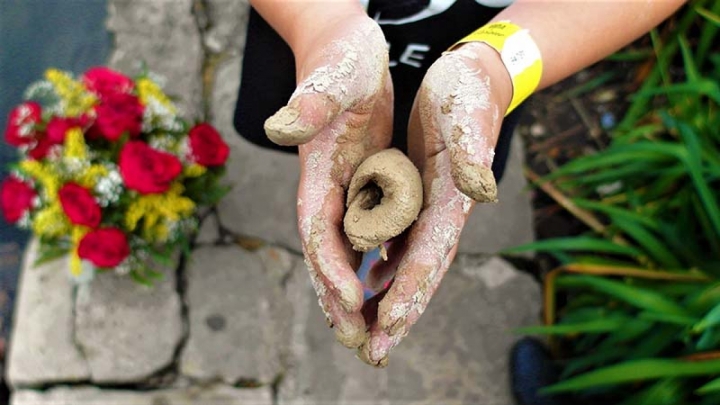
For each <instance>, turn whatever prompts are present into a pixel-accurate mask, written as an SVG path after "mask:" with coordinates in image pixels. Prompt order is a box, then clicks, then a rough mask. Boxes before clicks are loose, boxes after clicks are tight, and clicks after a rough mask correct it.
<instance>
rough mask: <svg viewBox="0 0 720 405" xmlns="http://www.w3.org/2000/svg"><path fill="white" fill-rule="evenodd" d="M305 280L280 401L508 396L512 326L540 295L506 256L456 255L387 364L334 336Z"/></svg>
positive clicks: (500, 402) (284, 404)
mask: <svg viewBox="0 0 720 405" xmlns="http://www.w3.org/2000/svg"><path fill="white" fill-rule="evenodd" d="M296 271H300V269H296ZM302 284H304V285H305V290H304V292H298V295H297V296H296V298H295V299H296V305H298V306H299V308H298V310H297V314H298V315H297V317H296V319H295V324H294V330H293V348H294V349H295V352H294V355H295V357H294V358H293V359H292V360H291V363H292V364H293V365H292V366H291V368H290V370H289V372H288V374H287V375H286V378H285V379H284V380H283V382H282V384H281V385H280V392H279V398H280V402H279V403H280V404H281V405H300V404H307V405H311V404H312V405H319V404H323V405H324V404H327V405H330V404H333V405H335V404H338V405H339V404H348V405H355V404H400V403H401V404H403V405H407V404H428V405H430V404H443V405H454V404H474V405H478V404H482V405H509V404H511V403H512V398H511V394H510V391H509V386H508V378H509V377H508V364H507V360H508V355H509V351H510V347H511V345H512V343H513V342H514V340H515V335H513V332H512V330H513V329H514V328H517V327H519V326H523V325H530V324H534V323H536V322H537V319H538V317H539V312H538V311H539V308H540V299H541V298H540V289H539V286H538V285H537V283H536V282H535V281H534V280H533V279H532V278H531V277H530V276H529V275H527V274H525V273H522V272H519V271H517V270H515V269H514V268H513V267H512V266H511V265H510V264H508V263H507V262H505V261H503V260H501V259H499V258H492V259H490V260H486V259H481V258H478V257H469V256H461V257H460V258H459V259H458V260H457V261H456V263H455V264H453V266H452V267H451V269H450V271H449V272H448V274H447V275H446V277H445V280H443V283H442V284H441V286H440V288H439V289H438V291H437V294H436V296H435V297H434V298H433V300H432V301H431V302H430V305H429V307H428V309H427V311H426V312H425V314H424V315H423V317H422V318H421V319H420V321H419V322H418V324H417V325H415V327H414V328H413V330H412V331H411V332H410V335H409V336H408V337H407V338H406V339H405V341H403V342H402V343H401V344H400V345H399V346H398V347H397V348H396V349H395V350H394V352H393V353H392V354H391V356H390V364H389V366H388V367H387V368H385V369H375V368H372V367H370V366H368V365H365V364H364V363H362V362H361V361H360V360H358V359H356V358H354V352H352V351H349V350H347V349H345V348H343V347H341V346H340V345H339V344H338V343H336V342H335V341H334V336H333V333H332V331H331V330H329V329H328V328H327V326H326V324H325V320H324V318H323V315H322V314H321V312H320V310H319V309H318V307H317V302H316V300H315V299H314V296H311V294H313V293H312V291H309V289H310V287H309V285H308V284H309V281H307V278H303V281H302Z"/></svg>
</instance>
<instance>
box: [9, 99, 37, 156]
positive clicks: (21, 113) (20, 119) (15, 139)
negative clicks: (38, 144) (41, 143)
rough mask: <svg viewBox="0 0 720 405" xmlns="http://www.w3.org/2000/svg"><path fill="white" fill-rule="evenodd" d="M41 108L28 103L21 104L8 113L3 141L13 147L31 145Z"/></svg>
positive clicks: (35, 104) (31, 102)
mask: <svg viewBox="0 0 720 405" xmlns="http://www.w3.org/2000/svg"><path fill="white" fill-rule="evenodd" d="M41 116H42V108H41V107H40V104H38V103H36V102H33V101H29V102H27V103H22V104H20V105H19V106H17V107H15V108H14V109H13V110H12V111H10V115H9V116H8V121H7V127H6V128H5V140H6V141H7V143H9V144H10V145H13V146H23V145H29V144H32V143H33V142H34V141H35V137H36V136H37V135H36V132H35V125H36V124H37V123H39V122H40V120H41V118H42V117H41Z"/></svg>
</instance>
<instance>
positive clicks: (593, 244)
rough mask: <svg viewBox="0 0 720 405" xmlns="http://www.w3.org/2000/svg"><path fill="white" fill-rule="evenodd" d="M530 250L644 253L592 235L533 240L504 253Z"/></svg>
mask: <svg viewBox="0 0 720 405" xmlns="http://www.w3.org/2000/svg"><path fill="white" fill-rule="evenodd" d="M528 251H538V252H550V251H566V252H568V251H590V252H594V253H613V254H619V255H628V256H631V257H635V256H640V255H642V253H643V252H642V251H640V250H639V249H637V248H634V247H632V246H622V245H618V244H616V243H613V242H611V241H607V240H605V239H600V238H594V237H590V236H578V237H568V238H555V239H547V240H540V241H537V242H531V243H528V244H525V245H521V246H516V247H512V248H510V249H507V250H504V251H503V252H502V253H520V252H528Z"/></svg>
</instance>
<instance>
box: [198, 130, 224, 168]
mask: <svg viewBox="0 0 720 405" xmlns="http://www.w3.org/2000/svg"><path fill="white" fill-rule="evenodd" d="M188 138H189V139H190V155H191V157H192V160H193V161H195V162H196V163H198V164H201V165H203V166H222V165H223V164H225V161H226V160H227V158H228V154H230V148H228V146H227V144H226V143H225V142H224V141H223V140H222V137H221V136H220V134H219V133H218V131H217V130H216V129H215V128H213V127H212V125H210V124H198V125H196V126H194V127H193V128H192V129H191V130H190V134H189V135H188Z"/></svg>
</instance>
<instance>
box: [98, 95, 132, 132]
mask: <svg viewBox="0 0 720 405" xmlns="http://www.w3.org/2000/svg"><path fill="white" fill-rule="evenodd" d="M95 113H96V115H97V117H96V118H95V125H94V126H93V128H92V133H93V135H94V136H101V137H103V138H105V139H107V140H109V141H117V140H118V139H119V138H120V136H122V134H123V133H126V132H127V133H128V135H130V137H136V136H138V135H140V131H142V120H143V106H142V105H141V104H140V100H138V98H137V97H135V96H133V95H132V94H108V95H107V96H106V97H105V98H103V100H102V101H101V102H100V104H98V105H97V106H96V107H95Z"/></svg>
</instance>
